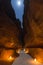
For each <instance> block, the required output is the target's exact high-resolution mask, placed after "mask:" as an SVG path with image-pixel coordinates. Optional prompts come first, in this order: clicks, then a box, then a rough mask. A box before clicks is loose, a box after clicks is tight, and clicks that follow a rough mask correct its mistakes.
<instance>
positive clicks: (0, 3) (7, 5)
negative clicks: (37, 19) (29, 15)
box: [0, 0, 16, 21]
mask: <svg viewBox="0 0 43 65" xmlns="http://www.w3.org/2000/svg"><path fill="white" fill-rule="evenodd" d="M0 10H3V11H4V12H5V13H6V15H7V16H9V17H10V18H11V19H12V20H13V21H15V19H16V15H15V12H14V10H13V8H12V5H11V0H0Z"/></svg>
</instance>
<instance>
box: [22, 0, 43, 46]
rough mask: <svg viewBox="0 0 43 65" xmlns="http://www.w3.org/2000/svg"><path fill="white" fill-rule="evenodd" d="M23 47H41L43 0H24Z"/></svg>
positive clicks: (42, 43)
mask: <svg viewBox="0 0 43 65" xmlns="http://www.w3.org/2000/svg"><path fill="white" fill-rule="evenodd" d="M23 26H24V32H25V34H24V43H25V47H43V0H25V1H24V16H23Z"/></svg>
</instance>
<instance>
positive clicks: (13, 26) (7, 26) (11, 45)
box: [0, 0, 22, 61]
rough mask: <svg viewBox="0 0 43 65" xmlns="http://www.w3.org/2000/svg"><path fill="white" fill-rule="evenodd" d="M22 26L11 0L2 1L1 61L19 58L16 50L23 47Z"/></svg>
mask: <svg viewBox="0 0 43 65" xmlns="http://www.w3.org/2000/svg"><path fill="white" fill-rule="evenodd" d="M20 24H21V23H20V21H19V20H18V19H16V15H15V12H14V11H13V8H12V6H11V3H10V0H0V60H6V61H7V60H8V59H9V61H10V59H11V58H10V56H11V57H12V56H13V57H14V58H15V57H17V56H18V54H17V53H16V50H17V49H21V47H22V45H21V43H22V42H21V26H20ZM4 58H5V59H4ZM14 58H13V60H14ZM15 59H16V58H15ZM11 61H12V60H11Z"/></svg>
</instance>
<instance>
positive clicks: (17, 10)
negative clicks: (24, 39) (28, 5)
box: [11, 0, 24, 22]
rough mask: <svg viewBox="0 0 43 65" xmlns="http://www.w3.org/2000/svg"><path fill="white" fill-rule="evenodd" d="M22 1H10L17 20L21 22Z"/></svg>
mask: <svg viewBox="0 0 43 65" xmlns="http://www.w3.org/2000/svg"><path fill="white" fill-rule="evenodd" d="M23 3H24V0H11V4H12V6H13V8H14V10H15V13H16V18H18V19H19V20H20V21H21V22H22V20H23V18H22V16H23V13H24V4H23Z"/></svg>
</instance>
